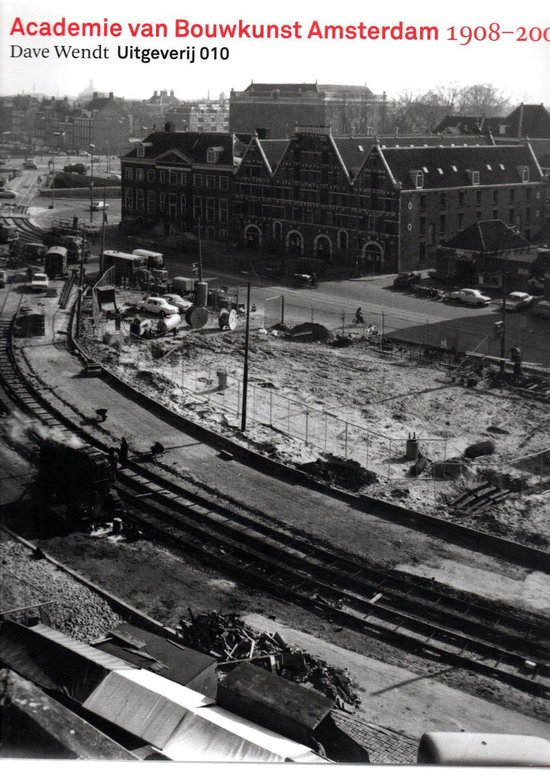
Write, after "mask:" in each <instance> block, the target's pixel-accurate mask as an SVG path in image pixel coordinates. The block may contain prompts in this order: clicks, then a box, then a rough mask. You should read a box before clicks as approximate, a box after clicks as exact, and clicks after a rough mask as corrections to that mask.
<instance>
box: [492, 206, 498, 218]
mask: <svg viewBox="0 0 550 777" xmlns="http://www.w3.org/2000/svg"><path fill="white" fill-rule="evenodd" d="M493 218H494V219H495V220H496V219H498V208H495V209H494V211H493Z"/></svg>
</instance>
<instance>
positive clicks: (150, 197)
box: [147, 191, 155, 213]
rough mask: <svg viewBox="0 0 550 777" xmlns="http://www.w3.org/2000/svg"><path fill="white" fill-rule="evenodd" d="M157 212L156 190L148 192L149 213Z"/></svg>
mask: <svg viewBox="0 0 550 777" xmlns="http://www.w3.org/2000/svg"><path fill="white" fill-rule="evenodd" d="M154 212H155V192H151V191H148V192H147V213H154Z"/></svg>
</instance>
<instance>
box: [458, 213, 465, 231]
mask: <svg viewBox="0 0 550 777" xmlns="http://www.w3.org/2000/svg"><path fill="white" fill-rule="evenodd" d="M463 226H464V213H459V214H458V228H459V229H462V227H463Z"/></svg>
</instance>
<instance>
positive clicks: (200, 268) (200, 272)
mask: <svg viewBox="0 0 550 777" xmlns="http://www.w3.org/2000/svg"><path fill="white" fill-rule="evenodd" d="M198 223H199V228H198V233H199V283H202V237H201V220H200V216H199V222H198Z"/></svg>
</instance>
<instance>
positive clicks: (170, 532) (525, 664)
mask: <svg viewBox="0 0 550 777" xmlns="http://www.w3.org/2000/svg"><path fill="white" fill-rule="evenodd" d="M6 303H7V299H6V301H5V304H4V307H3V309H2V311H1V313H0V337H1V338H2V341H3V342H2V351H1V354H0V371H1V374H2V379H1V380H2V384H3V386H4V389H5V391H6V394H7V396H8V397H9V399H10V401H12V402H14V403H15V404H17V405H18V406H19V407H20V408H22V409H25V410H26V411H27V412H28V413H31V414H32V415H34V416H35V417H38V418H39V419H40V420H41V421H42V422H43V423H46V424H47V425H48V426H59V427H62V428H67V429H68V430H71V431H73V432H75V431H76V432H77V433H78V434H80V436H81V437H82V438H83V439H85V440H86V442H88V443H91V444H95V445H98V443H97V440H95V439H94V438H93V435H91V434H89V433H83V431H82V429H81V428H80V427H78V426H77V425H76V424H75V423H74V422H73V421H71V420H70V419H67V418H65V417H64V416H63V415H62V414H61V413H60V412H59V411H57V410H56V409H54V408H53V407H52V406H51V405H49V404H48V403H47V402H46V401H45V400H44V399H43V398H42V397H40V396H39V392H38V387H37V386H33V385H32V382H30V381H29V380H28V379H27V378H25V377H24V376H23V375H22V373H21V371H20V370H19V368H18V366H17V364H16V361H15V358H14V354H13V351H12V348H11V339H10V336H9V329H10V325H11V320H12V317H13V315H14V312H15V308H16V305H14V304H10V305H7V304H6ZM98 447H102V446H101V445H100V444H99V445H98ZM116 487H117V489H118V490H119V493H120V494H121V496H122V497H123V498H124V499H125V501H126V503H127V504H128V505H130V509H131V514H132V518H133V519H134V520H135V521H136V522H137V523H139V524H140V525H141V526H142V527H143V528H144V529H145V531H146V532H147V533H148V534H150V535H153V536H155V537H158V538H159V539H162V541H163V542H166V543H168V544H169V545H171V546H172V547H175V548H177V549H178V550H180V551H183V552H186V553H191V554H193V556H195V557H200V558H201V559H203V561H204V562H206V563H208V564H209V565H211V566H213V567H215V568H217V569H222V570H224V572H226V573H228V574H230V575H231V576H233V577H234V578H237V579H239V580H242V581H244V582H246V583H249V584H251V585H254V586H255V587H257V588H261V589H263V590H268V591H269V592H270V593H272V594H274V595H276V596H278V597H279V598H282V599H284V600H287V601H288V600H290V601H293V602H295V603H296V604H299V605H300V606H303V607H305V608H307V609H309V610H313V611H315V612H317V613H321V614H322V615H323V616H324V617H326V618H328V619H330V620H331V621H334V622H338V623H342V624H344V625H346V626H348V627H350V628H353V629H355V630H357V631H360V632H362V633H364V634H367V635H370V636H373V637H375V638H377V639H379V640H383V641H386V642H388V643H391V644H393V645H395V646H398V647H401V648H403V649H406V650H409V651H412V652H418V653H420V654H423V655H425V656H428V657H431V658H437V659H439V660H443V661H446V662H448V663H450V664H452V665H459V666H463V667H468V668H470V669H473V670H474V671H476V672H478V673H483V674H488V675H490V676H493V677H498V678H499V679H501V680H504V681H506V682H508V683H509V684H511V685H514V686H516V687H519V688H521V689H523V690H527V691H529V692H531V693H534V694H537V695H539V696H543V697H548V696H550V629H549V628H548V623H547V621H546V620H544V619H542V618H537V617H535V616H532V617H531V618H530V617H519V616H516V615H515V614H513V613H511V612H510V613H502V614H500V615H499V614H498V613H496V612H495V611H494V609H491V608H490V607H489V606H487V605H483V604H481V603H480V602H479V601H474V597H468V596H467V595H464V596H463V597H461V596H459V595H456V594H450V593H449V592H448V591H447V590H444V589H443V587H440V586H436V585H432V584H430V583H429V582H427V581H426V582H423V581H420V580H418V579H415V578H413V577H412V576H409V575H404V574H402V575H400V574H396V573H386V572H384V571H381V570H379V569H376V568H374V567H371V566H367V565H366V564H365V563H364V562H363V561H362V560H361V559H359V558H354V557H351V556H349V555H343V554H342V553H338V552H336V551H333V550H332V549H330V548H327V547H319V545H318V544H316V543H315V541H314V539H313V538H311V537H307V535H300V534H299V533H297V532H296V531H295V530H294V529H291V528H289V527H288V526H285V525H284V524H282V523H280V524H275V523H272V524H270V525H266V522H265V519H264V518H260V517H258V516H254V515H253V514H248V515H247V514H246V513H245V512H244V511H239V510H235V509H230V508H227V507H225V506H223V505H222V504H220V502H219V500H217V499H216V498H214V497H205V496H202V495H198V494H197V493H196V492H195V491H194V490H193V489H191V488H188V487H186V486H184V485H181V484H176V483H174V482H172V481H171V480H170V479H169V478H168V477H167V476H166V475H163V474H159V473H158V472H156V471H155V468H154V467H153V466H151V465H147V464H146V463H140V462H135V461H131V462H130V463H129V465H128V467H127V468H126V469H122V470H119V472H118V473H117V486H116Z"/></svg>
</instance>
